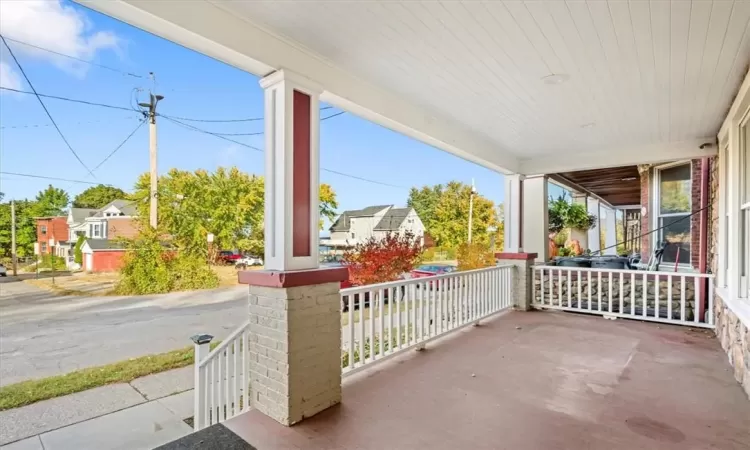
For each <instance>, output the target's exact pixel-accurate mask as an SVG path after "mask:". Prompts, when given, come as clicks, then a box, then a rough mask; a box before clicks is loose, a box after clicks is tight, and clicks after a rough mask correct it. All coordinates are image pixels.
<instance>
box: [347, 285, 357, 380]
mask: <svg viewBox="0 0 750 450" xmlns="http://www.w3.org/2000/svg"><path fill="white" fill-rule="evenodd" d="M355 295H357V294H349V295H346V296H345V297H344V298H346V300H345V301H346V307H347V308H348V309H347V313H348V314H349V323H348V324H347V325H346V326H347V327H349V368H350V369H353V368H354V349H355V348H356V346H357V340H356V336H355V331H356V329H355V325H354V296H355Z"/></svg>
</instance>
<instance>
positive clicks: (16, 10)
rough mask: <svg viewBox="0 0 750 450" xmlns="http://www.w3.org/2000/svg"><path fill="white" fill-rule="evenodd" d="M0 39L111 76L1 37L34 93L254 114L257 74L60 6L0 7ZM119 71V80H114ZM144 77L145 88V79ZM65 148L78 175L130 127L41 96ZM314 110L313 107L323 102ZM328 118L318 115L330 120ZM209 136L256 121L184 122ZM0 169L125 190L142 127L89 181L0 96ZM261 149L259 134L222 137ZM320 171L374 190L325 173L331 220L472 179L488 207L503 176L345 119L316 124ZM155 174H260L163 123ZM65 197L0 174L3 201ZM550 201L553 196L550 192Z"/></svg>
mask: <svg viewBox="0 0 750 450" xmlns="http://www.w3.org/2000/svg"><path fill="white" fill-rule="evenodd" d="M0 33H1V34H2V35H3V36H5V37H6V39H7V38H10V39H15V40H20V41H24V42H26V43H30V44H34V45H37V46H39V47H43V48H46V49H50V50H54V51H57V52H60V53H64V54H66V55H71V56H75V57H77V58H80V59H83V60H86V61H91V62H94V63H96V64H100V65H105V66H107V67H110V68H113V69H116V70H109V69H104V68H101V67H97V66H93V65H91V64H85V63H80V62H77V61H73V60H71V59H68V58H64V57H60V56H57V55H54V54H51V53H49V52H44V51H40V50H37V49H34V48H32V47H29V46H27V45H23V44H20V43H18V42H16V41H12V40H10V39H9V40H8V44H9V45H10V47H11V49H12V50H13V52H14V54H15V55H16V57H17V58H18V60H19V62H20V64H21V65H22V67H23V69H24V71H25V72H26V75H27V76H28V78H29V79H30V80H31V82H32V83H33V85H34V87H35V88H36V90H37V92H39V93H40V94H48V95H55V96H61V97H69V98H74V99H81V100H86V101H90V102H97V103H103V104H109V105H116V106H121V107H125V108H129V107H130V105H131V104H133V103H132V102H134V101H136V99H138V100H137V101H141V102H143V101H147V96H148V92H149V90H153V91H154V92H155V93H158V94H162V95H164V97H165V98H164V100H162V101H161V102H160V103H159V106H158V111H159V112H160V113H163V114H166V115H171V116H177V117H184V118H193V119H209V120H224V119H245V118H258V117H262V116H263V91H262V89H261V88H260V86H259V84H258V77H256V76H254V75H251V74H249V73H247V72H244V71H242V70H240V69H237V68H234V67H232V66H229V65H226V64H224V63H222V62H219V61H216V60H214V59H212V58H209V57H207V56H204V55H202V54H200V53H197V52H194V51H192V50H189V49H186V48H184V47H181V46H179V45H177V44H175V43H172V42H170V41H167V40H165V39H162V38H160V37H157V36H154V35H151V34H149V33H147V32H145V31H143V30H140V29H137V28H134V27H131V26H130V25H127V24H125V23H122V22H119V21H117V20H115V19H112V18H110V17H108V16H105V15H102V14H100V13H97V12H95V11H91V10H89V9H86V8H83V7H81V6H80V5H77V4H74V3H72V2H70V1H59V2H58V1H49V2H30V1H29V2H0ZM123 72H124V73H123ZM150 72H153V74H154V79H155V82H154V81H153V80H152V79H151V78H150V77H149V73H150ZM0 86H3V87H9V88H15V89H21V90H30V89H29V85H28V84H27V83H26V82H25V81H24V79H23V75H22V74H21V72H20V70H19V69H18V67H17V65H16V63H15V62H14V60H13V59H12V57H11V56H10V54H9V52H8V51H7V50H6V49H5V48H4V46H3V47H2V49H0ZM43 100H44V103H45V105H46V106H47V108H48V109H49V112H50V114H51V115H52V117H53V118H54V119H55V121H56V122H57V124H58V125H59V127H60V129H61V130H62V133H63V134H64V135H65V137H66V138H67V140H68V141H69V143H70V145H71V147H72V148H73V150H74V151H75V152H76V153H77V154H78V156H79V157H80V159H81V160H82V161H83V162H84V164H85V165H86V166H88V167H89V168H94V167H96V166H97V165H99V164H100V163H101V162H102V161H103V160H104V159H105V157H106V156H107V155H108V154H109V153H111V152H112V151H113V150H114V149H115V148H116V147H117V146H118V145H119V144H120V143H121V142H122V141H123V140H125V138H126V137H127V136H128V135H129V134H130V133H132V132H133V131H134V130H135V129H136V127H137V126H138V123H139V120H138V119H139V114H138V113H137V112H135V111H125V110H118V109H108V108H103V107H94V106H89V105H82V104H76V103H71V102H66V101H59V100H55V99H43ZM324 106H325V105H324ZM338 111H339V110H337V109H330V110H326V111H323V112H322V116H321V117H325V116H326V115H330V114H333V113H336V112H338ZM189 123H190V124H191V125H194V126H197V127H200V128H202V129H205V130H208V131H212V132H215V133H253V132H258V131H262V130H263V122H262V121H245V122H232V123H206V122H189ZM0 126H1V127H2V129H0V171H3V172H15V173H26V174H34V175H41V176H50V177H59V178H67V179H73V180H81V181H88V182H92V183H97V182H100V183H104V184H111V185H114V186H117V187H120V188H122V189H124V190H126V191H127V190H130V189H131V188H132V186H133V184H134V182H135V180H136V177H137V176H138V175H139V174H140V173H143V172H146V171H147V170H148V164H149V161H148V129H147V127H146V126H142V127H140V128H139V129H138V130H137V131H135V134H134V135H133V136H132V138H131V139H129V140H128V141H127V142H126V143H125V144H124V145H123V146H122V147H121V148H120V149H119V150H118V151H117V152H116V153H115V154H114V155H113V156H112V157H111V158H110V159H109V160H107V161H106V162H105V163H104V164H102V165H101V167H99V168H98V169H97V170H96V171H94V175H93V176H92V175H90V174H88V171H87V170H86V169H85V168H84V167H83V165H81V163H80V162H78V161H77V159H76V157H75V156H74V155H73V154H72V153H71V151H70V150H69V149H68V148H67V146H66V145H65V143H64V142H63V140H62V139H61V137H60V136H59V135H58V134H57V132H56V130H55V128H54V127H53V126H51V122H50V120H49V118H48V117H47V116H46V114H45V112H44V110H43V109H42V107H41V105H40V104H39V102H38V101H37V99H36V98H35V97H34V96H32V95H27V94H20V93H13V92H8V91H0ZM228 138H229V139H234V140H236V141H239V142H242V143H245V144H248V145H251V146H255V147H258V148H263V147H264V140H263V136H262V135H260V136H228ZM320 139H321V142H320V151H321V155H320V158H321V167H324V168H327V169H331V170H334V171H338V172H344V173H348V174H351V175H354V176H357V177H363V178H368V179H371V180H376V181H380V182H382V183H386V184H390V185H394V186H395V187H392V186H385V185H382V184H374V183H369V182H365V181H362V180H358V179H353V178H348V177H344V176H340V175H336V174H332V173H329V172H325V171H324V172H322V173H321V182H322V183H328V184H330V185H331V186H332V187H333V189H334V191H335V192H336V194H337V197H338V200H339V212H340V211H343V210H346V209H359V208H362V207H365V206H368V205H374V204H394V205H397V206H399V205H401V206H402V205H405V204H406V200H407V197H408V189H409V187H412V186H422V185H433V184H437V183H446V182H448V181H451V180H458V181H462V182H464V183H471V182H472V179H473V180H474V182H475V185H476V187H477V190H478V191H479V193H480V194H482V195H483V196H485V197H487V198H489V199H491V200H493V201H494V202H495V203H496V204H500V203H502V201H503V198H504V182H503V177H502V175H500V174H499V173H497V172H494V171H492V170H489V169H486V168H484V167H482V166H479V165H477V164H474V163H471V162H468V161H465V160H463V159H460V158H458V157H456V156H453V155H451V154H449V153H446V152H443V151H441V150H438V149H436V148H433V147H431V146H428V145H426V144H423V143H421V142H419V141H416V140H414V139H411V138H408V137H406V136H403V135H401V134H399V133H396V132H393V131H391V130H388V129H386V128H383V127H380V126H379V125H376V124H373V123H371V122H368V121H366V120H364V119H362V118H359V117H357V116H355V115H353V114H350V113H345V114H342V115H339V116H337V117H333V118H331V119H329V120H326V121H323V122H322V123H321V131H320ZM158 145H159V162H158V166H159V173H165V172H167V171H168V170H169V169H171V168H178V169H182V170H195V169H199V168H202V169H207V170H214V169H215V168H217V167H220V166H233V165H234V166H237V167H238V168H240V169H241V170H243V171H246V172H249V173H255V174H262V172H263V154H262V153H261V152H258V151H254V150H252V149H250V148H247V147H244V146H242V145H239V144H235V143H232V142H228V141H225V140H222V139H219V138H217V137H215V136H211V135H207V134H203V133H199V132H195V131H191V130H188V129H185V128H182V127H180V126H178V125H176V124H174V123H171V122H168V121H166V120H160V121H159V123H158ZM50 183H51V184H53V185H54V186H56V187H61V188H64V189H65V190H67V191H68V192H69V193H70V195H71V199H72V198H73V196H75V195H76V194H77V193H79V192H81V191H82V190H84V189H86V188H87V187H89V185H86V184H82V183H68V182H60V181H49V180H43V179H34V178H26V177H21V176H17V175H6V174H2V175H0V191H2V192H4V193H5V200H8V199H22V198H33V197H34V196H35V195H36V193H37V192H38V191H40V190H41V189H43V188H45V187H46V186H47V185H48V184H50ZM551 193H552V194H555V195H556V193H557V190H552V191H551Z"/></svg>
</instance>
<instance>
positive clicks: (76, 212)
mask: <svg viewBox="0 0 750 450" xmlns="http://www.w3.org/2000/svg"><path fill="white" fill-rule="evenodd" d="M97 211H98V210H97V209H93V208H70V216H71V218H72V219H73V223H81V222H83V221H84V219H86V218H87V217H91V216H93V215H94V214H96V212H97Z"/></svg>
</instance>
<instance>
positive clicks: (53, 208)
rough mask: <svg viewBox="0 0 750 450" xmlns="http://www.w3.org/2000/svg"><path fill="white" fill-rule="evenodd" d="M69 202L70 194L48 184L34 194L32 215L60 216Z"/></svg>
mask: <svg viewBox="0 0 750 450" xmlns="http://www.w3.org/2000/svg"><path fill="white" fill-rule="evenodd" d="M68 203H70V196H69V195H68V193H67V192H65V191H64V190H62V189H59V188H56V187H53V186H52V185H49V186H48V187H47V189H45V190H43V191H40V192H39V193H38V194H37V196H36V202H35V204H34V205H33V207H32V210H33V215H34V217H50V216H61V215H63V213H64V210H65V208H67V207H68Z"/></svg>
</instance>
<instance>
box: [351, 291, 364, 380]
mask: <svg viewBox="0 0 750 450" xmlns="http://www.w3.org/2000/svg"><path fill="white" fill-rule="evenodd" d="M352 297H354V298H355V301H354V305H352V306H355V307H356V306H357V302H359V365H360V366H361V365H363V364H364V363H365V298H364V297H365V291H360V292H359V293H357V294H353V295H352Z"/></svg>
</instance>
